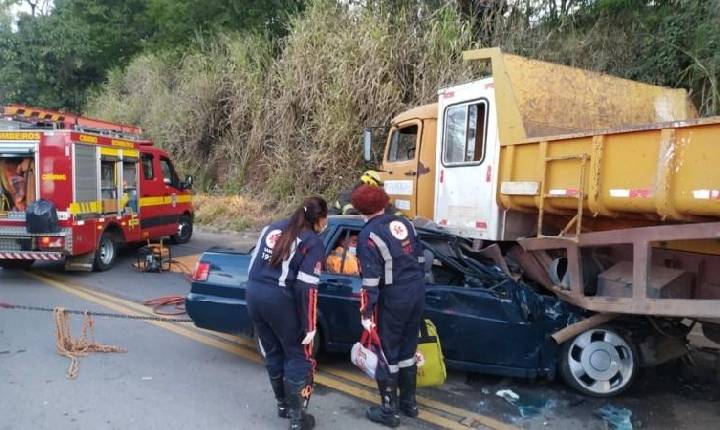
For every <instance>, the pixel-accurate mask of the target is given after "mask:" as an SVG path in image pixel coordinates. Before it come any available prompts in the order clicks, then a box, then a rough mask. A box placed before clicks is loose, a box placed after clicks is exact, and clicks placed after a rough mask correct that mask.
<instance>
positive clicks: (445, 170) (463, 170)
mask: <svg viewBox="0 0 720 430" xmlns="http://www.w3.org/2000/svg"><path fill="white" fill-rule="evenodd" d="M489 88H492V84H491V83H490V84H489V83H487V82H485V81H479V82H478V83H472V84H467V85H463V86H459V87H456V88H454V89H453V90H452V91H448V90H446V92H445V96H444V97H443V95H441V99H440V104H439V106H440V112H439V114H440V115H441V117H440V118H441V119H440V121H442V122H441V125H440V127H441V133H438V135H439V137H440V138H441V143H440V145H441V147H440V151H438V159H437V166H438V172H437V191H436V205H435V221H436V222H437V223H438V224H440V225H444V226H447V228H448V230H450V231H452V232H454V233H456V234H460V235H463V236H466V237H471V238H476V239H489V240H496V237H497V235H498V229H499V217H500V212H499V209H498V206H497V202H496V199H495V188H494V184H495V177H496V175H497V171H496V170H497V168H496V166H497V163H496V157H497V152H498V151H497V146H498V145H497V133H496V127H492V126H491V124H494V121H495V120H494V116H495V113H494V110H493V109H492V106H493V103H492V102H493V97H492V96H493V93H492V91H491V90H489ZM448 94H449V96H448Z"/></svg>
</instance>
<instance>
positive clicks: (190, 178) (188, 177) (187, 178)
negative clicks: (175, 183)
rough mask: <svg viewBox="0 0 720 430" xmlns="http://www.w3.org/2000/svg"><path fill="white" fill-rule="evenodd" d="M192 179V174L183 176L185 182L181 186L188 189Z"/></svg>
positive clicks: (191, 184) (190, 186)
mask: <svg viewBox="0 0 720 430" xmlns="http://www.w3.org/2000/svg"><path fill="white" fill-rule="evenodd" d="M193 182H194V179H193V177H192V175H187V176H185V183H184V184H183V188H185V189H190V188H192V186H193Z"/></svg>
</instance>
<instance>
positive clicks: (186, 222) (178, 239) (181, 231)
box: [170, 215, 193, 244]
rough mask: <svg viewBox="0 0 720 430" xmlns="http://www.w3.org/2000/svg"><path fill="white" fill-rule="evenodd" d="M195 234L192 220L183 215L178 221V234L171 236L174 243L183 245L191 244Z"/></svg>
mask: <svg viewBox="0 0 720 430" xmlns="http://www.w3.org/2000/svg"><path fill="white" fill-rule="evenodd" d="M192 234H193V225H192V220H191V219H190V217H189V216H187V215H183V216H181V217H180V219H179V220H178V232H177V234H173V235H172V236H170V240H172V243H176V244H183V243H188V242H190V238H191V237H192Z"/></svg>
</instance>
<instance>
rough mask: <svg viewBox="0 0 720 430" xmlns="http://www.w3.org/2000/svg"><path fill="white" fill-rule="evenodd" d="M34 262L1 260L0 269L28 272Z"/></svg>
mask: <svg viewBox="0 0 720 430" xmlns="http://www.w3.org/2000/svg"><path fill="white" fill-rule="evenodd" d="M34 262H35V260H3V261H0V268H3V269H5V270H28V269H29V268H30V266H32V265H33V263H34Z"/></svg>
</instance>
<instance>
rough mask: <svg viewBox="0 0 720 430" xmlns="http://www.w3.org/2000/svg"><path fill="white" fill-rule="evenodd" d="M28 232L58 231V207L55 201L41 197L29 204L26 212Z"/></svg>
mask: <svg viewBox="0 0 720 430" xmlns="http://www.w3.org/2000/svg"><path fill="white" fill-rule="evenodd" d="M25 222H26V223H27V232H28V233H35V234H36V233H58V232H59V231H60V227H59V226H58V214H57V209H55V205H54V204H53V202H51V201H48V200H45V199H40V200H36V201H34V202H32V203H30V204H29V205H28V208H27V212H25Z"/></svg>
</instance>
